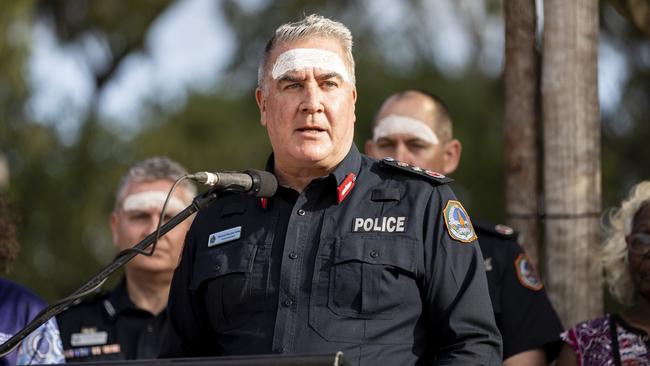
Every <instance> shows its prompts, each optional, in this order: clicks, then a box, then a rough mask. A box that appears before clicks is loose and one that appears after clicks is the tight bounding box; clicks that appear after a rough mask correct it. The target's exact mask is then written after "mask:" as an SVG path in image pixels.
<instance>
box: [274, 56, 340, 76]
mask: <svg viewBox="0 0 650 366" xmlns="http://www.w3.org/2000/svg"><path fill="white" fill-rule="evenodd" d="M310 68H318V69H322V70H327V71H330V72H335V73H337V74H339V75H341V78H342V79H343V80H344V81H350V76H349V75H348V71H347V68H346V67H345V63H343V60H341V58H340V57H339V56H338V55H337V54H336V53H334V52H331V51H326V50H322V49H320V48H294V49H291V50H289V51H286V52H283V53H282V54H280V56H278V58H277V59H276V60H275V64H274V65H273V69H272V70H271V76H272V77H273V79H274V80H277V79H278V78H280V77H281V76H283V75H285V74H286V73H288V72H290V71H297V70H304V69H310Z"/></svg>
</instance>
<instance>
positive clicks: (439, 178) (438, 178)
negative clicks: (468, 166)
mask: <svg viewBox="0 0 650 366" xmlns="http://www.w3.org/2000/svg"><path fill="white" fill-rule="evenodd" d="M379 164H380V165H381V166H384V167H389V168H395V169H398V170H400V171H403V172H407V173H410V174H415V175H419V176H420V177H424V178H426V179H427V180H429V181H432V182H435V183H437V184H446V183H449V182H453V181H454V180H453V179H451V178H449V177H447V176H445V175H442V174H440V173H438V172H434V171H432V170H426V169H423V168H420V167H418V166H413V165H410V164H407V163H404V162H402V161H398V160H395V159H393V158H383V159H381V160H380V161H379Z"/></svg>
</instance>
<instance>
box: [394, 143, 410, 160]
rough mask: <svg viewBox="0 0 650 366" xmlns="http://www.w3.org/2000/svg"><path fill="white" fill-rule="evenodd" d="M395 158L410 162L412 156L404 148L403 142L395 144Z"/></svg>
mask: <svg viewBox="0 0 650 366" xmlns="http://www.w3.org/2000/svg"><path fill="white" fill-rule="evenodd" d="M395 159H397V160H399V161H403V162H405V163H407V164H412V163H413V162H412V160H413V157H412V156H411V152H410V151H409V150H408V149H407V148H406V146H405V145H404V144H397V146H396V147H395Z"/></svg>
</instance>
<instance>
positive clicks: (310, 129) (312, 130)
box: [297, 127, 325, 134]
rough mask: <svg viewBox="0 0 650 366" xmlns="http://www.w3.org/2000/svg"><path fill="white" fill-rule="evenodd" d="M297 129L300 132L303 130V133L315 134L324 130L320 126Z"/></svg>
mask: <svg viewBox="0 0 650 366" xmlns="http://www.w3.org/2000/svg"><path fill="white" fill-rule="evenodd" d="M297 131H298V132H301V133H302V132H304V133H313V134H317V133H320V132H324V131H325V130H324V129H322V128H320V127H304V128H299V129H298V130H297Z"/></svg>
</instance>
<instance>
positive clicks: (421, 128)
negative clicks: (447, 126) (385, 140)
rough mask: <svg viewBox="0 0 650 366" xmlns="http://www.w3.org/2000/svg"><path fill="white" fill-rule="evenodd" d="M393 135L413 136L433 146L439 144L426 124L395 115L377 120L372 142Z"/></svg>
mask: <svg viewBox="0 0 650 366" xmlns="http://www.w3.org/2000/svg"><path fill="white" fill-rule="evenodd" d="M395 134H407V135H413V136H415V137H417V138H419V139H421V140H423V141H427V142H429V143H431V144H433V145H437V144H438V143H439V142H440V139H438V135H436V133H435V132H433V130H432V129H431V127H429V125H427V124H426V122H423V121H420V120H419V119H415V118H411V117H406V116H399V115H396V114H391V115H389V116H386V117H384V118H382V119H380V120H379V122H378V123H377V127H375V130H374V131H373V135H372V140H373V141H375V142H376V141H377V140H379V139H380V138H382V137H387V136H390V135H395Z"/></svg>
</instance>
